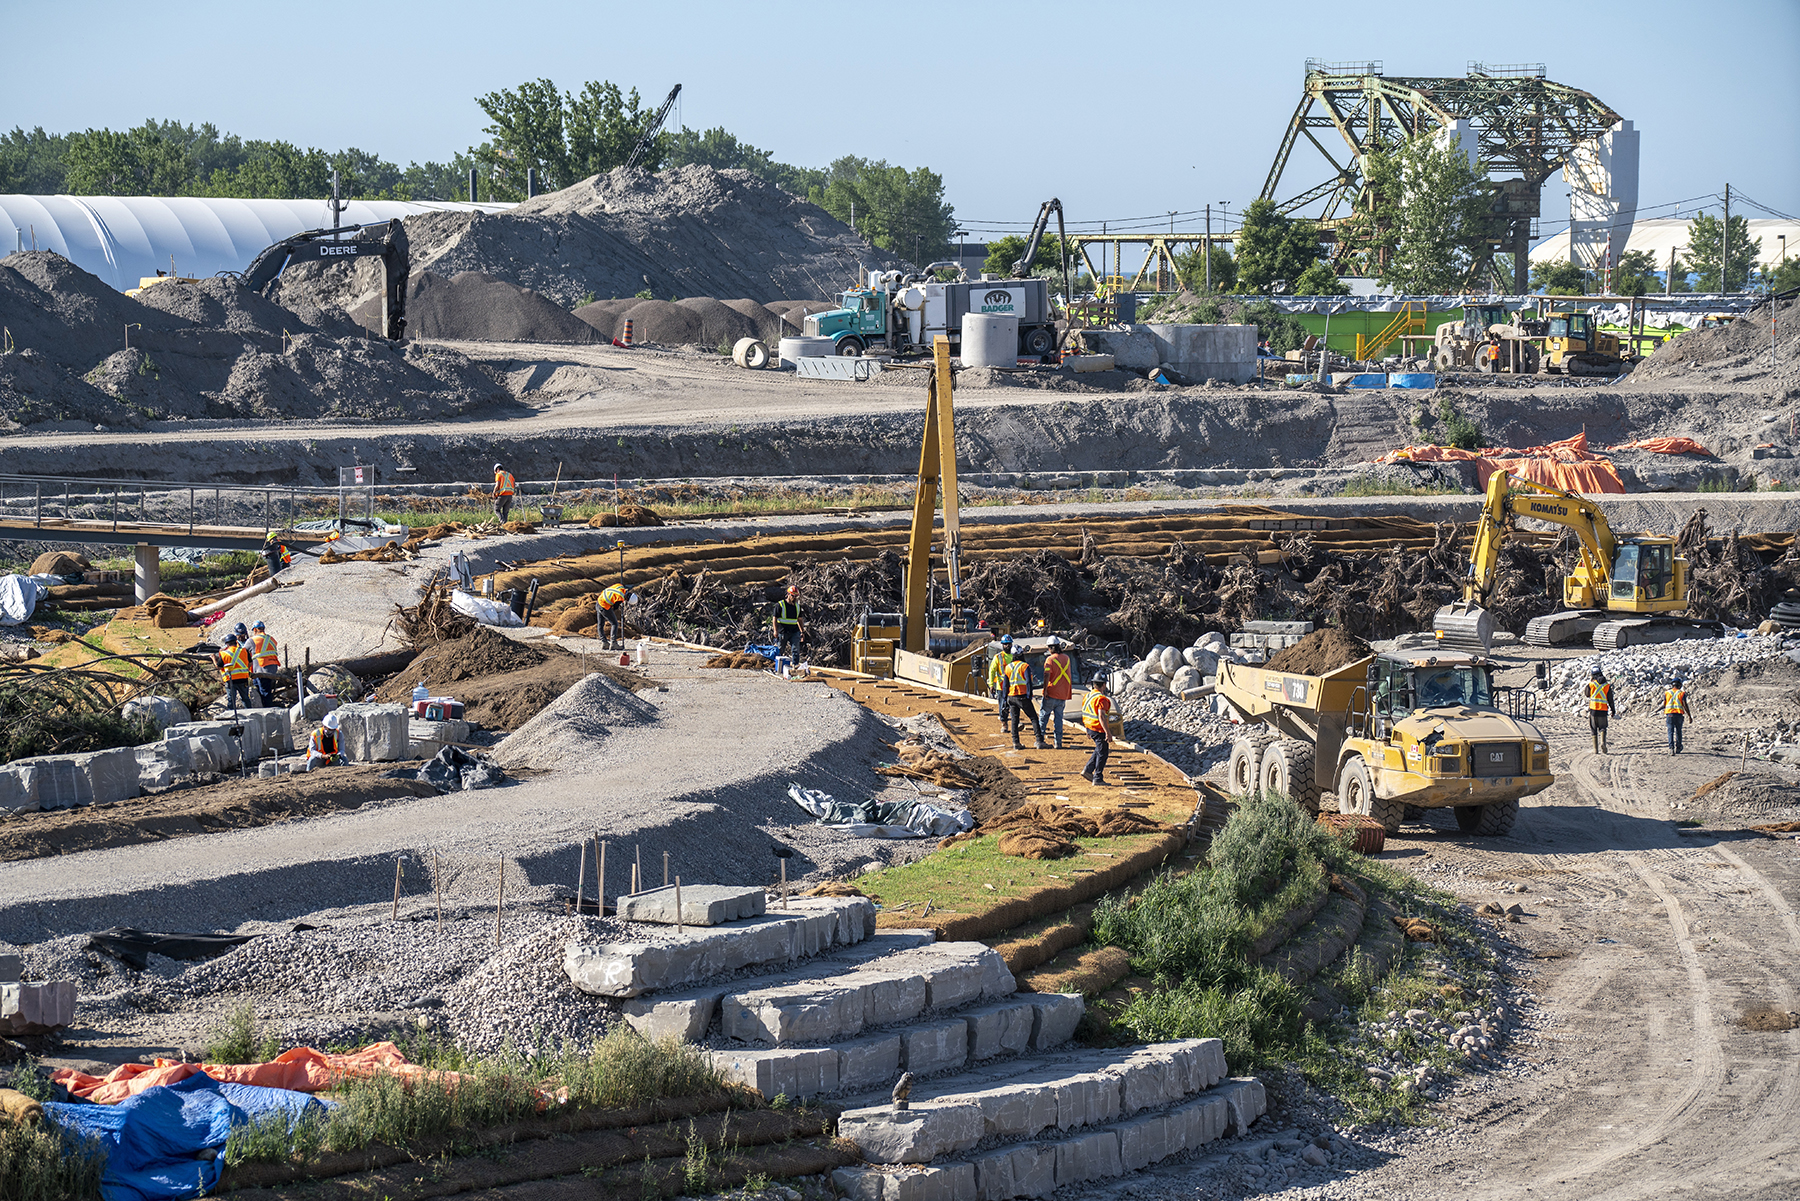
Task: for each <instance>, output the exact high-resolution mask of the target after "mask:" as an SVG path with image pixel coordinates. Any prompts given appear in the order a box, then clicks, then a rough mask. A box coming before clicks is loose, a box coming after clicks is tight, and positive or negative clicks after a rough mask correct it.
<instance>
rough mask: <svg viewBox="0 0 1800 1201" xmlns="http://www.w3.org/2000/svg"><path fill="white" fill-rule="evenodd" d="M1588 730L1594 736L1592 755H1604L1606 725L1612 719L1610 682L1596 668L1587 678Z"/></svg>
mask: <svg viewBox="0 0 1800 1201" xmlns="http://www.w3.org/2000/svg"><path fill="white" fill-rule="evenodd" d="M1587 698H1588V729H1589V730H1590V731H1592V733H1593V735H1594V753H1595V754H1596V755H1604V754H1606V753H1607V752H1606V723H1607V721H1608V720H1609V719H1610V718H1611V717H1612V708H1613V690H1612V681H1610V680H1608V679H1607V678H1606V674H1605V673H1604V672H1602V671H1601V670H1600V669H1599V668H1598V667H1595V668H1594V670H1593V673H1592V674H1591V675H1589V676H1588V686H1587Z"/></svg>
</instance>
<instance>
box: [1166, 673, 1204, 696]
mask: <svg viewBox="0 0 1800 1201" xmlns="http://www.w3.org/2000/svg"><path fill="white" fill-rule="evenodd" d="M1200 680H1201V676H1200V673H1199V672H1198V671H1196V670H1194V669H1193V668H1191V667H1183V668H1181V669H1180V670H1179V671H1177V672H1176V673H1175V674H1174V675H1172V676H1170V677H1169V691H1170V692H1173V693H1176V694H1180V693H1183V692H1186V691H1187V690H1188V689H1190V688H1198V687H1200Z"/></svg>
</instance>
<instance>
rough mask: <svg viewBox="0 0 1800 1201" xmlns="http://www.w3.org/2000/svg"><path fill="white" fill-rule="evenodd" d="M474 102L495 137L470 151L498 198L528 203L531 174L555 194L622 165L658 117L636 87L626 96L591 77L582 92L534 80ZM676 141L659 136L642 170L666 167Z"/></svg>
mask: <svg viewBox="0 0 1800 1201" xmlns="http://www.w3.org/2000/svg"><path fill="white" fill-rule="evenodd" d="M475 103H476V104H478V105H480V106H481V111H482V112H484V113H486V114H487V115H488V120H489V121H491V122H492V124H490V125H486V126H483V127H482V132H483V133H485V134H487V135H488V136H489V137H490V138H491V139H492V140H491V141H488V142H483V143H482V144H481V145H479V146H477V147H474V148H473V149H472V150H471V151H470V152H469V153H470V155H471V156H472V157H473V158H474V159H475V160H476V161H477V162H478V163H480V164H481V165H482V166H483V167H484V168H485V170H486V176H487V185H488V187H487V191H488V193H489V194H490V195H491V196H492V197H493V198H494V199H496V200H522V199H524V197H525V191H526V183H527V179H526V174H527V172H529V171H536V172H537V178H538V184H539V189H540V190H541V191H555V190H556V189H558V188H566V187H568V186H569V185H570V184H572V183H575V182H576V181H577V180H580V179H586V178H587V177H588V176H590V175H599V174H600V173H602V172H604V171H610V170H612V169H613V168H614V167H619V166H623V165H624V164H625V162H626V160H627V159H629V158H630V157H631V152H632V150H634V149H635V148H636V146H637V143H638V139H639V138H640V137H642V136H643V132H644V129H645V128H646V127H647V126H648V125H649V124H650V121H651V119H652V118H653V117H654V116H655V113H654V112H653V111H652V110H649V109H646V108H644V107H643V102H642V100H641V99H640V97H639V96H638V93H637V89H636V88H633V89H631V91H630V92H623V91H621V90H620V88H619V85H617V84H615V83H611V82H606V81H601V82H595V81H592V80H590V81H588V82H587V83H586V84H584V85H583V86H582V89H581V92H580V94H579V95H577V94H574V93H564V92H559V91H557V88H556V84H555V83H553V82H552V81H550V80H548V79H534V80H528V81H526V82H525V83H522V84H520V85H519V86H518V87H516V88H504V89H502V90H500V91H498V92H489V93H488V94H487V95H485V96H481V97H478V98H477V99H476V101H475ZM672 141H673V136H672V135H671V134H669V133H668V132H667V131H663V132H662V133H659V134H658V135H657V137H656V140H655V142H654V143H652V146H651V149H650V152H649V153H648V154H647V155H646V156H645V157H644V159H643V161H642V162H641V163H640V164H639V165H640V166H642V167H644V168H645V169H646V170H650V171H656V170H659V169H661V167H662V165H663V161H664V159H665V158H666V157H667V155H668V152H669V146H670V144H671V143H672Z"/></svg>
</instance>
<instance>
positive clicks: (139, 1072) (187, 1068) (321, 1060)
mask: <svg viewBox="0 0 1800 1201" xmlns="http://www.w3.org/2000/svg"><path fill="white" fill-rule="evenodd" d="M196 1072H205V1073H206V1074H207V1075H208V1076H211V1077H212V1078H213V1079H214V1080H218V1081H221V1082H223V1083H226V1084H258V1085H261V1086H263V1087H264V1088H288V1089H293V1090H294V1091H295V1092H302V1093H317V1092H323V1091H324V1090H325V1089H328V1088H330V1087H331V1086H332V1085H333V1084H334V1083H336V1082H337V1081H339V1080H341V1079H343V1078H344V1077H346V1076H374V1075H377V1074H378V1073H382V1072H386V1073H389V1074H391V1075H395V1076H402V1077H412V1078H418V1077H421V1076H442V1077H443V1078H445V1079H451V1078H453V1077H454V1076H455V1073H453V1072H444V1073H436V1072H428V1071H427V1070H426V1069H424V1068H422V1067H419V1066H418V1065H417V1064H413V1063H408V1062H407V1059H406V1056H404V1055H402V1054H400V1049H399V1048H398V1047H396V1046H394V1044H393V1043H375V1044H373V1045H372V1046H367V1047H364V1048H363V1049H362V1050H360V1051H354V1052H352V1053H351V1054H349V1055H327V1054H325V1053H323V1052H320V1051H315V1050H313V1049H312V1048H311V1047H295V1048H294V1049H293V1050H291V1051H287V1052H284V1053H283V1054H281V1055H280V1056H278V1057H276V1058H275V1059H272V1060H270V1061H269V1062H268V1063H177V1062H176V1061H175V1060H172V1059H157V1060H155V1061H154V1062H152V1063H126V1064H120V1065H119V1066H118V1067H116V1068H114V1069H113V1070H112V1071H110V1072H108V1073H107V1074H106V1075H104V1076H89V1075H87V1074H86V1073H84V1072H77V1071H75V1070H74V1069H73V1068H59V1069H57V1070H56V1071H54V1072H52V1073H51V1074H50V1079H52V1080H54V1081H55V1082H56V1083H58V1084H60V1085H63V1086H64V1087H65V1088H67V1089H68V1090H69V1091H70V1092H71V1093H73V1094H74V1095H75V1096H77V1097H80V1098H81V1099H82V1100H84V1101H92V1102H94V1103H95V1104H96V1105H116V1104H118V1103H119V1102H120V1101H123V1100H124V1099H125V1098H127V1097H132V1096H136V1095H137V1094H138V1093H141V1092H143V1091H144V1090H145V1089H147V1088H154V1087H155V1086H156V1085H159V1084H174V1083H175V1082H176V1081H177V1080H186V1079H187V1078H188V1077H189V1076H192V1075H194V1074H195V1073H196Z"/></svg>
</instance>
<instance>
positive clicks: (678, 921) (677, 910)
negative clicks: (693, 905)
mask: <svg viewBox="0 0 1800 1201" xmlns="http://www.w3.org/2000/svg"><path fill="white" fill-rule="evenodd" d="M675 933H677V934H680V933H681V877H680V876H676V877H675Z"/></svg>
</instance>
